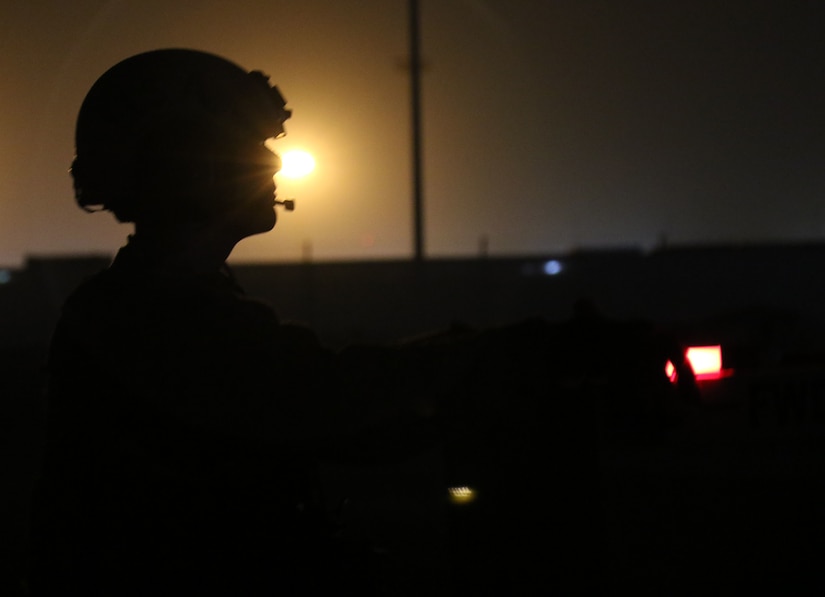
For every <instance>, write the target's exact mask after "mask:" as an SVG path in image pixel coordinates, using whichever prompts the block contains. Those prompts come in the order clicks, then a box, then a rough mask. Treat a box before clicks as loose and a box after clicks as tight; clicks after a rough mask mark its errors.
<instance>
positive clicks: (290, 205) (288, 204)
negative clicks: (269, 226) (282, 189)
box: [275, 199, 295, 211]
mask: <svg viewBox="0 0 825 597" xmlns="http://www.w3.org/2000/svg"><path fill="white" fill-rule="evenodd" d="M275 205H283V206H284V209H285V210H287V211H295V199H284V200H283V201H278V200H276V201H275Z"/></svg>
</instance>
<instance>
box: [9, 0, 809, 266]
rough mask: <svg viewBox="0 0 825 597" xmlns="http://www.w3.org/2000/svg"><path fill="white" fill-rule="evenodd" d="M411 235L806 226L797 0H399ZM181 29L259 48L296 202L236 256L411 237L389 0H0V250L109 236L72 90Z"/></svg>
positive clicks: (653, 233)
mask: <svg viewBox="0 0 825 597" xmlns="http://www.w3.org/2000/svg"><path fill="white" fill-rule="evenodd" d="M421 12H422V23H421V24H422V29H421V32H422V53H423V58H424V61H425V71H424V73H423V110H424V114H423V121H424V130H423V135H424V137H423V139H424V171H423V174H424V202H425V218H426V229H425V246H426V254H427V255H429V256H433V257H442V256H472V255H476V254H478V252H479V245H480V239H481V238H482V237H484V236H486V237H487V238H488V240H489V250H490V253H491V254H493V255H514V254H536V253H551V252H556V251H569V250H573V249H576V248H609V247H641V248H652V247H655V246H657V245H659V244H661V243H662V242H667V243H671V244H680V245H685V244H687V245H696V244H700V245H702V244H720V243H737V244H739V243H745V244H750V243H764V242H794V241H810V240H820V239H822V237H823V235H825V202H824V201H823V198H825V193H824V192H823V191H825V171H823V164H825V112H823V105H822V104H823V102H822V100H823V91H825V72H823V71H824V70H825V68H823V67H825V41H824V40H825V36H824V35H823V34H822V31H823V28H824V27H823V25H825V16H824V15H825V7H824V6H823V5H822V3H821V2H818V1H810V2H808V1H803V0H799V1H793V2H787V1H760V0H751V1H739V0H735V1H727V2H726V1H724V0H716V1H714V2H711V1H706V0H698V1H697V0H694V1H690V2H687V1H685V2H678V1H672V2H662V1H661V0H658V1H642V0H622V1H621V2H619V1H607V0H605V1H595V0H568V1H553V0H506V1H505V0H439V1H436V0H421ZM159 47H192V48H198V49H203V50H208V51H211V52H215V53H218V54H221V55H223V56H225V57H227V58H229V59H231V60H233V61H235V62H237V63H238V64H240V65H241V66H243V67H245V68H248V69H260V70H264V71H265V72H267V73H268V74H270V75H271V76H272V80H273V81H274V82H275V83H277V84H278V85H279V87H280V88H281V90H282V92H283V94H284V96H285V97H286V98H287V100H288V102H289V105H290V107H291V108H292V109H293V110H294V117H293V119H292V120H291V121H290V122H289V123H288V133H289V134H288V136H287V137H286V138H285V139H284V140H282V141H280V142H279V145H280V149H281V150H282V151H286V150H287V149H290V148H293V147H295V148H298V147H299V148H303V149H306V150H308V151H310V152H311V153H313V154H314V156H315V158H316V160H317V164H318V165H317V168H316V170H315V172H314V173H313V174H312V175H310V176H309V177H307V178H305V179H301V180H299V181H287V180H281V181H279V195H280V196H281V197H290V196H294V197H296V198H297V204H298V205H297V210H296V211H295V212H294V213H292V214H286V213H282V214H280V218H279V223H278V226H277V227H276V229H275V231H273V232H272V233H269V234H267V235H263V236H259V237H255V238H252V239H248V240H246V241H244V242H242V243H241V244H240V245H238V247H237V249H236V252H235V254H234V257H233V258H234V259H235V260H236V261H244V262H245V261H289V260H297V259H301V258H302V256H307V255H308V254H311V256H312V258H313V259H316V260H340V259H353V258H357V259H382V258H398V257H407V256H409V255H410V254H411V251H412V207H411V196H412V186H411V157H410V108H409V79H408V73H407V70H406V69H405V62H406V61H407V59H406V56H407V48H408V38H407V2H406V1H405V0H339V1H335V2H332V1H324V0H302V1H301V2H286V1H280V0H268V1H263V0H261V1H255V0H238V1H234V2H226V1H223V2H218V1H211V2H210V1H203V0H201V1H170V0H162V1H161V0H140V1H126V0H121V1H100V0H80V1H75V2H72V3H71V9H69V8H68V4H67V3H65V2H58V1H56V0H43V1H30V2H12V1H7V2H4V6H3V8H2V13H0V50H1V51H0V65H2V70H0V72H2V74H3V82H4V93H3V94H2V96H0V107H1V108H2V109H0V131H2V134H0V158H2V159H0V266H2V265H5V266H9V265H12V266H13V265H17V264H20V263H21V262H22V261H23V260H24V259H25V258H26V256H28V255H38V256H42V255H67V254H76V253H112V252H113V251H114V250H115V249H116V248H117V247H118V246H120V245H121V244H123V242H124V241H125V238H126V236H127V234H128V233H129V232H130V227H128V226H124V225H118V224H116V223H115V221H114V219H113V218H112V216H110V215H109V214H96V215H87V214H84V213H83V212H81V211H80V210H79V209H78V208H77V207H76V206H75V204H74V201H73V196H72V190H71V182H70V179H69V176H68V174H67V168H68V165H69V163H70V162H71V157H72V152H73V127H74V119H75V116H76V114H77V110H78V108H79V106H80V103H81V101H82V99H83V96H84V95H85V93H86V91H87V90H88V88H89V87H90V86H91V84H92V83H93V82H94V80H95V79H96V78H97V76H99V75H100V74H101V73H102V72H103V71H105V70H106V69H107V68H108V67H110V66H111V65H113V64H114V63H116V62H117V61H119V60H121V59H123V58H125V57H127V56H129V55H132V54H135V53H138V52H141V51H145V50H149V49H154V48H159Z"/></svg>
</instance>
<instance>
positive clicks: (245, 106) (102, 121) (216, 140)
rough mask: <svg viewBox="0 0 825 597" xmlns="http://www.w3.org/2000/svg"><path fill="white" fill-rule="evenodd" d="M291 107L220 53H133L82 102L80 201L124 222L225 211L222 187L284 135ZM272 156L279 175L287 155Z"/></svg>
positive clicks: (77, 171) (263, 79) (255, 74)
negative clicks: (249, 150)
mask: <svg viewBox="0 0 825 597" xmlns="http://www.w3.org/2000/svg"><path fill="white" fill-rule="evenodd" d="M290 114H291V113H290V111H289V110H287V109H286V107H285V101H284V99H283V97H282V96H281V94H280V92H279V91H278V88H277V87H274V86H271V85H270V84H269V79H268V77H267V76H266V75H264V74H263V73H261V72H260V71H252V72H247V71H246V70H244V69H243V68H241V67H239V66H238V65H236V64H234V63H232V62H230V61H228V60H226V59H224V58H221V57H219V56H216V55H213V54H209V53H206V52H201V51H197V50H189V49H163V50H154V51H150V52H146V53H142V54H138V55H136V56H132V57H131V58H127V59H126V60H123V61H122V62H120V63H118V64H116V65H115V66H113V67H112V68H110V69H109V70H108V71H106V72H105V73H104V74H103V75H102V76H101V77H100V78H99V79H98V80H97V81H96V82H95V84H94V85H93V86H92V88H91V89H90V90H89V93H88V94H87V95H86V98H85V99H84V101H83V104H82V106H81V108H80V112H79V115H78V118H77V128H76V135H75V158H74V161H73V163H72V169H71V173H72V177H73V179H74V188H75V198H76V200H77V203H78V205H80V207H82V208H84V209H85V210H87V211H99V210H101V209H103V210H109V211H111V212H113V213H114V214H115V216H116V217H117V219H118V220H120V221H122V222H140V221H149V220H152V219H157V218H164V219H166V220H175V219H193V218H194V219H197V218H203V217H208V216H210V215H213V214H215V213H220V212H221V211H222V210H226V209H229V208H230V207H231V206H230V205H226V202H227V201H229V200H230V199H231V193H224V192H222V190H223V188H222V187H223V186H225V185H227V184H231V182H232V178H233V177H237V176H242V175H243V173H244V172H246V173H247V174H248V173H249V168H250V167H254V166H255V164H254V163H250V161H249V160H252V161H253V162H254V161H255V160H257V161H258V162H260V160H261V153H260V152H256V153H254V154H250V156H249V159H246V158H245V156H244V154H243V151H244V150H243V148H248V147H249V146H250V145H258V144H263V143H264V142H265V141H266V140H267V139H270V138H273V137H274V138H277V137H280V136H283V135H284V122H285V121H286V120H287V119H288V118H289V117H290ZM267 155H268V156H269V158H270V163H268V164H259V165H260V166H261V167H262V168H266V169H268V170H270V171H271V173H273V174H274V172H275V171H277V169H278V167H279V165H278V162H279V160H278V158H277V156H276V155H275V154H269V153H268V154H267ZM241 162H245V163H241ZM228 198H229V199H228Z"/></svg>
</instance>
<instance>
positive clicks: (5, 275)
mask: <svg viewBox="0 0 825 597" xmlns="http://www.w3.org/2000/svg"><path fill="white" fill-rule="evenodd" d="M9 282H11V272H10V271H9V270H7V269H0V284H8V283H9Z"/></svg>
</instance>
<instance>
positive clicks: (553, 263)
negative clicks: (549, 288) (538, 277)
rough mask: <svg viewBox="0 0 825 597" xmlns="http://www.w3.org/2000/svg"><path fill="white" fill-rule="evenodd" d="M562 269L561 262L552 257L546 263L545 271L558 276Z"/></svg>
mask: <svg viewBox="0 0 825 597" xmlns="http://www.w3.org/2000/svg"><path fill="white" fill-rule="evenodd" d="M561 270H562V267H561V262H560V261H557V260H555V259H551V260H550V261H548V262H547V263H545V264H544V273H545V274H547V275H548V276H556V275H558V274H560V273H561Z"/></svg>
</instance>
